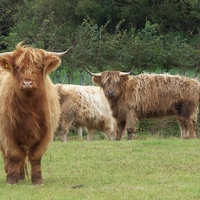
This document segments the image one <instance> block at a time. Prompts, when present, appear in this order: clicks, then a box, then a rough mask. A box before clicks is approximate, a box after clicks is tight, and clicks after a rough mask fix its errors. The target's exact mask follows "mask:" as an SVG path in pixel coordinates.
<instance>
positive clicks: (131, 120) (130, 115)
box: [126, 110, 138, 140]
mask: <svg viewBox="0 0 200 200" xmlns="http://www.w3.org/2000/svg"><path fill="white" fill-rule="evenodd" d="M126 119H127V120H126V130H127V134H128V137H127V139H128V140H132V139H133V138H134V132H135V128H136V123H137V122H138V119H137V118H136V116H135V114H134V111H132V110H130V111H128V112H127V115H126Z"/></svg>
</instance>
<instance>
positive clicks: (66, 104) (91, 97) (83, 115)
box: [56, 84, 116, 142]
mask: <svg viewBox="0 0 200 200" xmlns="http://www.w3.org/2000/svg"><path fill="white" fill-rule="evenodd" d="M56 86H57V89H58V93H59V96H60V105H61V117H60V123H61V136H62V140H63V141H64V142H65V141H67V134H68V132H69V128H70V127H71V126H74V127H77V128H79V127H86V128H87V131H88V140H92V139H93V136H94V132H95V130H98V131H100V132H103V133H105V134H106V136H107V138H108V139H109V140H113V139H115V137H116V120H115V119H114V118H113V117H112V112H111V109H110V107H109V104H108V101H107V99H106V98H105V96H104V94H103V91H102V89H101V88H100V87H97V86H81V85H61V84H57V85H56Z"/></svg>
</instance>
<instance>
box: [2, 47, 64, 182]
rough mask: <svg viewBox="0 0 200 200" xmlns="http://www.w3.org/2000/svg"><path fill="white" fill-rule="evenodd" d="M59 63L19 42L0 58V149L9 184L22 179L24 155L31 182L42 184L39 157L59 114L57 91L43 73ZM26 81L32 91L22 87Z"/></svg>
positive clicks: (24, 163)
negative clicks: (27, 162) (29, 170)
mask: <svg viewBox="0 0 200 200" xmlns="http://www.w3.org/2000/svg"><path fill="white" fill-rule="evenodd" d="M59 64H60V59H59V58H58V57H55V56H49V55H48V54H47V52H45V51H44V50H42V49H33V48H31V47H23V46H21V45H20V44H19V45H18V46H17V49H16V50H15V51H13V52H12V53H11V55H6V56H4V57H0V66H1V69H0V94H1V98H0V150H1V151H2V155H3V158H4V168H5V171H6V173H7V182H8V183H10V184H16V183H17V182H18V180H22V179H24V176H25V170H26V169H25V166H26V160H27V159H26V157H28V160H29V161H30V163H31V179H32V182H33V184H42V173H41V166H40V165H41V158H42V156H43V154H44V153H45V151H46V150H47V148H48V145H49V143H50V142H51V141H52V139H53V135H54V132H55V130H56V129H57V126H58V123H59V117H60V105H59V97H58V94H57V90H56V88H55V85H53V83H52V82H51V81H50V79H49V77H48V76H47V75H46V73H47V72H48V71H52V70H53V69H55V68H56V67H57V66H59ZM27 80H32V81H33V84H32V85H33V87H34V90H33V93H32V90H31V91H26V92H24V91H23V90H22V89H23V84H24V82H23V81H27Z"/></svg>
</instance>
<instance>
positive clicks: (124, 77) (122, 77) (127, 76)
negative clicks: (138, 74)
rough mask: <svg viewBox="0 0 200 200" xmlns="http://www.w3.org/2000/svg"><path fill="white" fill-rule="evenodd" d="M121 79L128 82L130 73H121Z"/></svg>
mask: <svg viewBox="0 0 200 200" xmlns="http://www.w3.org/2000/svg"><path fill="white" fill-rule="evenodd" d="M120 79H121V81H123V82H126V81H127V80H128V79H129V75H121V76H120Z"/></svg>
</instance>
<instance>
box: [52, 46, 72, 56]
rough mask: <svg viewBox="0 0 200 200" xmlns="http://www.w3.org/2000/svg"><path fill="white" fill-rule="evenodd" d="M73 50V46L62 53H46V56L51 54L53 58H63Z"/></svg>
mask: <svg viewBox="0 0 200 200" xmlns="http://www.w3.org/2000/svg"><path fill="white" fill-rule="evenodd" d="M72 48H73V46H71V47H69V49H67V51H64V52H48V54H51V55H53V56H58V57H60V58H61V57H63V56H65V55H66V54H68V52H69V51H70V50H71V49H72Z"/></svg>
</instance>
